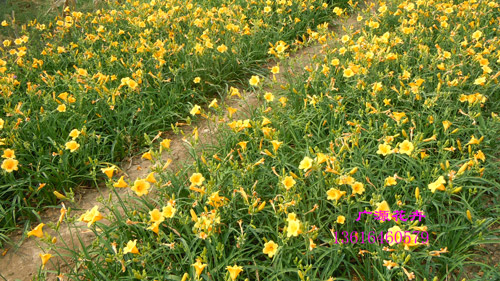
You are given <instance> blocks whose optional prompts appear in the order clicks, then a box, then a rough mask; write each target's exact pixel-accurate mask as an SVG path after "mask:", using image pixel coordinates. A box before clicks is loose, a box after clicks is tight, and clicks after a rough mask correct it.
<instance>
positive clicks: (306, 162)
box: [299, 156, 313, 172]
mask: <svg viewBox="0 0 500 281" xmlns="http://www.w3.org/2000/svg"><path fill="white" fill-rule="evenodd" d="M312 163H313V160H312V158H310V157H307V156H306V157H304V159H302V161H300V164H299V169H301V170H304V172H306V171H307V170H309V169H311V167H312Z"/></svg>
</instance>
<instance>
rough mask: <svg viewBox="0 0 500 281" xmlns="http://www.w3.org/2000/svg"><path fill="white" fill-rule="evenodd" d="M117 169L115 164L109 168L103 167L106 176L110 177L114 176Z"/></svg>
mask: <svg viewBox="0 0 500 281" xmlns="http://www.w3.org/2000/svg"><path fill="white" fill-rule="evenodd" d="M115 169H116V167H115V166H111V167H107V168H102V169H101V171H102V172H103V173H105V174H106V176H108V178H110V179H111V178H112V177H113V173H114V172H115Z"/></svg>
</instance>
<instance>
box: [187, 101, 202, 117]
mask: <svg viewBox="0 0 500 281" xmlns="http://www.w3.org/2000/svg"><path fill="white" fill-rule="evenodd" d="M200 109H201V107H200V106H199V105H197V104H196V105H195V106H193V108H192V109H191V111H190V112H189V113H190V114H191V115H193V116H195V115H196V114H201V111H200Z"/></svg>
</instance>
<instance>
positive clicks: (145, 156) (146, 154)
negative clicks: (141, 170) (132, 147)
mask: <svg viewBox="0 0 500 281" xmlns="http://www.w3.org/2000/svg"><path fill="white" fill-rule="evenodd" d="M141 158H144V159H147V160H152V159H153V156H152V155H151V151H148V152H146V153H144V154H143V155H142V157H141Z"/></svg>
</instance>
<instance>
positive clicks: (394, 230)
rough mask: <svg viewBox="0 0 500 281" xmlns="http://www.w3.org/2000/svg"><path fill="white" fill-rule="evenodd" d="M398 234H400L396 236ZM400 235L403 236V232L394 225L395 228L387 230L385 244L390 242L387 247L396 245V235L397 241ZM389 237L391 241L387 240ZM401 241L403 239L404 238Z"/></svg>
mask: <svg viewBox="0 0 500 281" xmlns="http://www.w3.org/2000/svg"><path fill="white" fill-rule="evenodd" d="M389 232H391V233H389ZM398 232H400V234H397V233H398ZM401 234H402V235H403V236H404V232H403V231H402V230H401V228H399V226H397V225H396V226H393V227H391V228H389V229H388V230H387V236H386V240H387V242H389V241H391V242H390V243H389V245H390V246H392V245H394V244H396V243H397V242H396V235H397V236H398V239H400V238H399V237H401ZM389 237H391V238H392V239H389ZM401 239H404V237H403V238H401ZM398 241H399V240H398Z"/></svg>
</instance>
